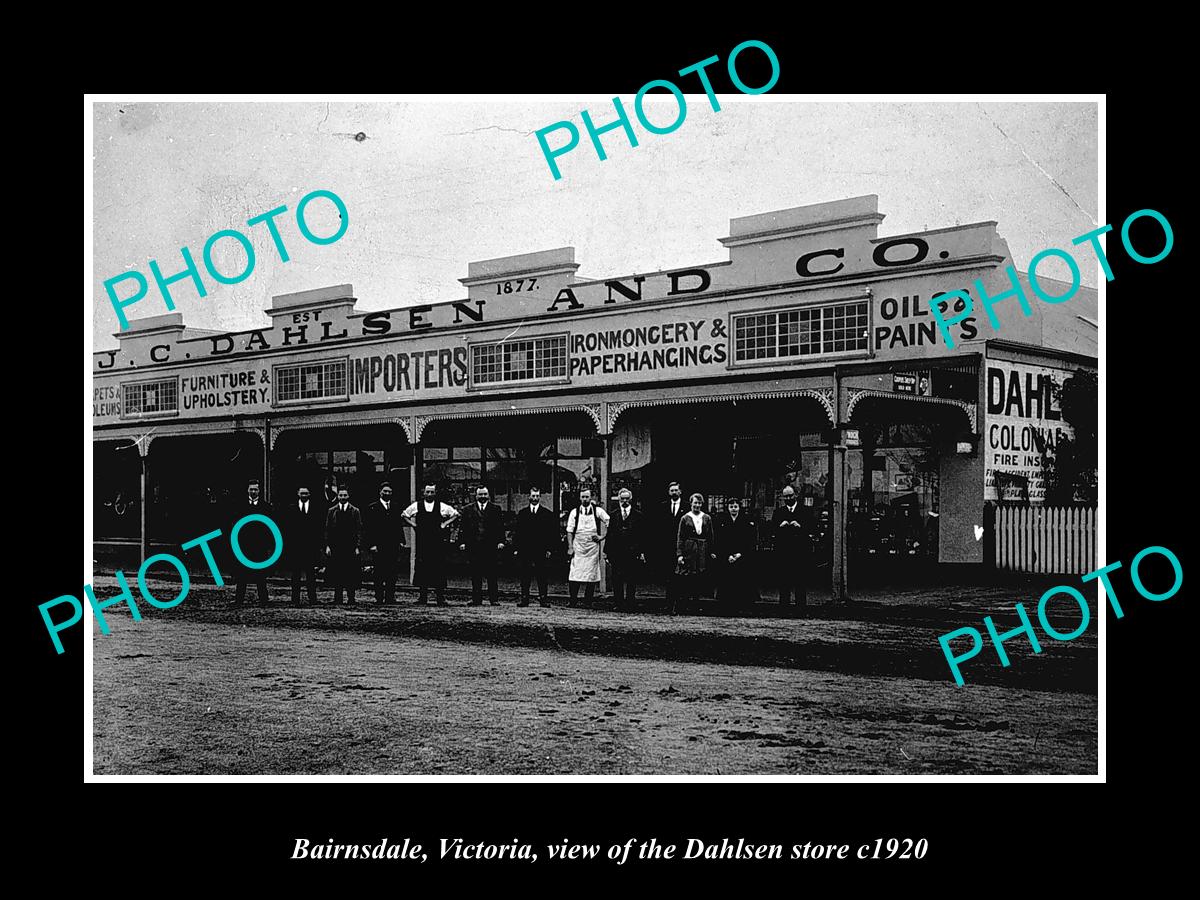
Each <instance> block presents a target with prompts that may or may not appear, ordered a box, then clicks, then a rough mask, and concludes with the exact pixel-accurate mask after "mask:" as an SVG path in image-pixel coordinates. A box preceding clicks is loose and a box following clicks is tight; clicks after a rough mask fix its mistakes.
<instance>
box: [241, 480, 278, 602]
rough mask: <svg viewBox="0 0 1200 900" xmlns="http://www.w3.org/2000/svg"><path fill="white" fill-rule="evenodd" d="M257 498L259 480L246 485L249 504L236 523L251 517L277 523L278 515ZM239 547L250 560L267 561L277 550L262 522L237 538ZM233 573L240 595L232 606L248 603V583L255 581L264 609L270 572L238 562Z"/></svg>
mask: <svg viewBox="0 0 1200 900" xmlns="http://www.w3.org/2000/svg"><path fill="white" fill-rule="evenodd" d="M258 494H259V483H258V479H257V478H256V479H254V480H252V481H251V482H250V483H249V484H248V485H246V502H245V503H244V504H242V505H240V506H239V508H238V512H237V515H235V516H234V519H233V521H234V522H235V523H236V522H237V521H238V520H239V519H241V518H242V517H244V516H248V515H250V514H251V513H256V514H258V515H260V516H266V517H267V518H268V519H271V520H272V521H274V519H275V513H274V512H272V511H271V507H270V506H268V505H267V504H266V503H265V502H263V501H261V500H259V497H258ZM229 531H230V533H232V532H233V527H232V525H231V526H230V528H229ZM264 539H265V540H264ZM238 544H239V545H240V546H241V550H242V554H243V555H244V556H245V557H246V558H247V559H252V560H260V559H266V558H267V557H269V556H270V555H271V554H272V552H274V549H275V542H274V539H273V538H272V537H271V532H270V531H268V530H267V527H266V526H265V525H263V524H262V523H261V522H257V523H254V525H253V527H244V528H243V529H242V530H241V532H240V533H239V534H238ZM284 546H286V544H285V545H284ZM234 572H235V573H236V577H237V593H236V594H235V596H234V601H233V605H234V606H241V605H242V601H244V600H245V599H246V582H247V581H248V580H250V579H253V580H254V585H255V588H256V589H257V590H258V602H259V604H260V605H261V606H266V605H267V570H266V569H250V568H247V567H246V566H243V565H242V564H241V563H240V562H235V563H234Z"/></svg>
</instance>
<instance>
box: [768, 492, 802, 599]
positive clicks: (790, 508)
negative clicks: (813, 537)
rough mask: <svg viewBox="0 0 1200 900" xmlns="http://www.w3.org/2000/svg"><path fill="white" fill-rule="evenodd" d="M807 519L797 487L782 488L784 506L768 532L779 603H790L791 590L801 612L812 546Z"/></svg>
mask: <svg viewBox="0 0 1200 900" xmlns="http://www.w3.org/2000/svg"><path fill="white" fill-rule="evenodd" d="M808 519H809V516H808V512H807V510H806V508H805V507H803V506H801V505H800V504H799V503H797V502H796V489H795V488H793V487H792V486H791V485H790V484H789V485H787V486H786V487H785V488H784V489H783V506H780V507H779V508H778V509H776V510H775V515H774V516H772V517H771V535H772V539H773V540H774V542H775V559H776V564H777V566H778V571H779V605H780V606H789V605H791V602H792V600H791V594H792V591H793V590H794V591H795V592H796V599H797V600H798V601H799V603H800V611H801V612H804V611H805V610H806V609H808V596H807V594H806V593H805V581H806V575H807V571H806V570H807V569H808V565H809V555H810V551H811V549H812V545H811V544H810V542H809V538H808V534H809V521H808Z"/></svg>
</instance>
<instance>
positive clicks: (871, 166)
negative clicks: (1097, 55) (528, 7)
mask: <svg viewBox="0 0 1200 900" xmlns="http://www.w3.org/2000/svg"><path fill="white" fill-rule="evenodd" d="M632 99H633V98H632V97H624V96H623V97H622V100H623V102H624V103H625V106H626V108H627V109H629V110H630V111H631V113H630V114H631V115H632V105H633V104H632ZM687 100H688V111H687V118H686V120H685V121H684V123H683V124H682V125H681V126H680V127H679V129H678V130H676V131H675V132H673V133H671V134H667V135H653V134H649V133H647V132H646V131H644V130H642V129H641V127H640V126H639V125H638V124H637V122H636V119H635V120H634V123H635V125H634V127H635V129H636V130H637V134H638V139H639V146H638V147H636V148H631V147H629V145H628V143H627V142H626V139H625V137H624V134H623V132H621V131H620V130H617V131H613V132H610V133H608V134H606V135H604V145H605V148H606V150H607V151H608V159H607V160H606V161H604V162H601V161H599V160H598V159H597V157H596V155H595V153H594V151H593V150H592V148H591V146H590V143H589V141H588V139H587V135H586V133H585V132H583V128H582V124H581V123H580V117H579V111H580V109H583V108H586V109H588V110H589V112H590V113H591V114H592V118H593V120H594V121H595V123H596V124H597V125H601V124H603V123H605V122H608V121H611V119H612V118H613V115H612V109H613V108H612V102H611V99H609V98H603V97H595V96H592V97H588V98H585V99H581V100H577V101H567V102H562V101H556V102H545V101H537V102H534V101H522V100H514V101H510V102H499V101H497V102H491V101H488V102H479V101H470V102H460V101H457V100H454V99H453V98H442V99H437V100H431V101H427V102H408V103H374V102H372V103H325V102H305V103H132V104H120V103H102V104H97V105H96V106H95V133H94V138H95V168H94V175H95V181H94V223H95V227H94V238H95V244H94V247H95V250H94V252H95V256H94V272H93V277H94V292H93V298H94V314H93V334H94V338H95V348H94V349H97V350H99V349H107V348H110V347H115V346H116V345H117V342H116V340H115V338H113V337H112V335H113V333H114V332H115V331H116V330H117V327H118V325H117V319H116V315H115V313H114V311H113V309H112V306H111V304H110V303H109V301H108V298H107V295H106V293H105V291H104V286H103V282H104V280H105V279H107V278H110V277H112V276H114V275H117V274H119V273H121V272H123V271H126V270H127V269H130V268H136V269H139V270H141V271H142V272H143V273H144V274H146V276H147V278H149V266H148V260H150V259H157V260H159V263H160V265H161V267H162V270H163V273H164V275H170V274H172V273H174V272H178V271H180V270H181V269H182V268H183V260H182V257H181V256H180V253H179V248H180V247H181V246H185V245H186V246H187V247H189V248H190V249H191V251H192V254H193V256H194V258H195V259H196V261H197V265H198V266H200V271H201V277H202V278H204V280H205V284H206V286H207V288H208V296H207V297H205V298H203V299H201V298H199V297H197V295H196V294H195V292H194V289H193V288H192V287H191V286H190V282H179V283H178V285H176V286H175V287H176V290H175V291H174V292H173V293H174V294H175V297H176V310H177V311H178V312H181V313H183V319H184V322H185V323H186V324H187V325H189V326H192V327H197V328H210V329H217V330H241V329H246V328H258V327H265V326H267V325H268V324H269V322H270V320H269V319H268V318H267V316H265V315H264V314H263V313H262V310H263V309H264V308H266V307H267V306H269V304H270V298H271V297H272V296H273V295H276V294H284V293H290V292H293V291H302V290H309V289H312V288H318V287H323V286H327V285H332V284H341V283H345V282H349V283H352V284H353V285H354V289H355V295H356V296H357V297H358V300H359V302H358V309H359V310H371V309H386V308H391V307H396V306H407V305H410V304H415V303H431V302H438V301H445V300H457V299H461V298H464V297H465V296H466V289H465V288H464V287H463V286H462V285H461V284H459V282H458V279H459V278H464V277H466V274H467V263H468V262H470V261H472V260H481V259H489V258H492V257H497V256H507V255H511V254H517V253H529V252H532V251H535V250H543V249H548V248H551V247H563V246H573V247H575V251H576V253H575V259H576V262H578V263H580V269H579V272H578V274H579V276H580V277H584V278H599V277H615V276H619V275H627V274H631V273H633V272H647V271H655V270H657V269H667V268H673V267H679V266H686V265H691V264H701V263H711V262H718V261H721V260H724V259H727V258H728V256H727V252H726V250H725V248H724V247H722V246H721V245H720V244H719V243H718V242H717V239H718V238H720V237H723V236H725V235H727V234H728V233H729V219H730V218H734V217H737V216H745V215H751V214H754V213H760V212H766V211H769V210H775V209H786V208H788V207H793V206H803V205H806V204H810V203H819V202H823V201H828V200H838V199H842V198H845V197H853V196H858V195H862V194H878V195H879V208H880V211H881V212H882V213H884V214H885V215H886V219H885V220H884V221H883V223H882V224H881V225H880V234H881V235H889V234H900V233H904V232H908V231H919V230H921V229H924V228H942V227H946V226H950V225H955V224H964V223H967V222H977V221H982V220H995V221H997V222H998V223H999V226H998V227H999V232H1000V235H1001V236H1002V237H1004V238H1005V239H1007V241H1008V243H1009V246H1010V248H1011V249H1012V252H1013V256H1014V258H1015V260H1016V262H1017V265H1018V267H1020V268H1024V267H1025V266H1026V265H1027V264H1028V262H1029V259H1030V258H1031V257H1032V256H1033V255H1034V254H1036V253H1037V252H1039V251H1041V250H1043V249H1046V248H1047V247H1061V248H1064V249H1070V241H1071V239H1072V238H1074V237H1076V236H1078V235H1080V234H1083V233H1084V232H1086V231H1090V230H1092V228H1094V227H1095V226H1096V225H1097V224H1100V223H1099V222H1098V220H1097V193H1096V191H1097V136H1096V128H1097V115H1096V106H1095V104H1094V103H953V104H943V103H925V104H917V103H869V104H868V103H853V104H852V103H801V102H795V101H784V100H781V99H780V98H772V97H770V95H763V96H762V97H759V98H749V99H746V98H740V97H726V96H724V95H721V97H720V102H721V106H722V108H721V110H720V111H719V112H714V111H713V110H712V109H711V107H710V106H709V103H708V100H707V98H706V97H705V96H704V95H703V94H701V95H698V96H691V95H689V96H688V98H687ZM662 104H664V105H660V106H657V107H656V106H655V104H652V103H647V110H648V115H649V117H650V119H651V121H655V122H659V123H664V124H665V123H667V122H669V121H670V120H671V118H672V117H673V115H674V112H675V102H674V100H672V99H670V97H669V96H668V97H667V99H666V100H664V101H662ZM561 119H572V120H574V121H575V123H576V124H577V125H578V126H579V128H580V131H581V133H582V139H581V143H580V145H579V146H578V147H577V148H576V149H575V150H574V151H573V152H571V153H569V154H567V155H565V156H562V157H560V158H559V160H558V162H559V165H560V167H561V169H562V178H561V180H559V181H555V180H554V179H553V177H552V176H551V174H550V170H549V168H548V167H547V165H546V162H545V160H544V159H543V157H542V153H541V151H540V149H539V148H538V144H537V140H536V138H535V137H534V136H533V132H535V131H536V130H537V129H539V128H543V127H545V126H547V125H550V124H551V123H553V122H556V121H558V120H561ZM360 134H361V135H365V138H363V139H356V135H360ZM563 139H564V137H563V135H562V133H558V134H556V135H554V136H552V137H551V138H550V140H551V141H552V144H553V145H555V146H557V143H558V141H561V140H563ZM317 189H326V190H331V191H333V192H334V193H336V194H337V195H339V196H340V197H341V198H342V199H343V200H344V201H345V203H346V206H347V208H348V211H349V217H350V226H349V229H348V231H347V232H346V234H345V235H344V236H343V237H342V239H341V240H339V241H338V242H337V243H335V244H330V245H325V246H321V245H316V244H311V243H309V242H307V241H305V240H304V239H303V238H302V237H301V236H300V234H299V232H298V230H297V228H296V222H295V218H294V215H295V208H296V204H297V202H298V201H299V200H300V198H301V197H303V196H304V195H305V194H307V193H309V192H311V191H313V190H317ZM323 203H324V201H318V202H317V203H314V205H313V207H312V211H313V218H312V227H313V230H314V231H315V232H317V233H318V234H321V233H324V234H328V233H330V232H331V231H332V230H333V226H330V225H328V221H329V218H328V213H327V212H326V213H325V217H324V218H323V217H322V215H321V212H320V210H319V208H318V207H319V206H320V205H321V204H323ZM282 204H286V205H287V206H288V209H289V212H288V213H287V214H285V215H284V216H282V217H280V220H279V222H280V230H281V232H282V234H283V239H284V241H285V244H286V246H287V249H288V252H289V254H290V256H291V259H290V261H288V262H282V261H280V259H279V257H278V255H277V254H276V252H275V250H274V247H273V244H272V242H271V238H270V236H269V234H268V233H267V230H266V228H265V227H264V226H262V225H259V226H255V227H254V228H249V227H247V226H246V225H245V222H246V220H247V219H248V218H250V217H252V216H255V215H258V214H260V213H264V212H266V211H268V210H270V209H272V208H274V207H277V206H280V205H282ZM227 228H232V229H239V230H241V231H242V232H243V233H245V234H247V236H249V237H250V238H251V239H252V241H253V243H254V248H255V252H256V264H255V269H254V274H253V275H252V276H251V277H250V278H248V279H247V280H246V281H243V282H242V283H241V284H238V285H232V286H227V285H221V284H217V283H215V282H214V281H213V280H212V279H211V278H209V277H208V275H207V273H206V272H205V271H204V268H203V262H202V261H201V251H202V249H203V247H204V243H205V241H206V240H207V239H208V237H209V236H210V235H212V234H213V233H214V232H216V231H218V230H221V229H227ZM323 229H324V230H323ZM218 247H219V248H221V249H220V251H219V252H218V255H217V265H218V268H220V269H223V270H224V271H226V272H229V273H236V272H238V271H240V269H241V268H242V267H243V266H244V258H243V257H241V256H240V252H241V251H239V250H236V244H235V243H234V242H233V241H232V240H224V241H222V242H220V244H218ZM1082 269H1083V280H1084V283H1085V284H1088V285H1091V286H1095V284H1096V280H1097V267H1096V264H1095V261H1094V260H1091V261H1089V262H1086V263H1085V264H1084V265H1082ZM1039 271H1040V269H1039ZM1047 274H1051V275H1054V274H1058V273H1056V272H1055V271H1053V270H1052V268H1048V269H1047ZM130 289H131V285H130V284H128V283H127V284H123V285H121V287H120V290H121V291H122V296H124V295H125V292H127V291H129V290H130ZM164 312H167V310H166V309H165V307H164V306H163V304H162V301H161V299H160V298H159V295H158V292H157V290H156V288H155V287H154V285H153V281H152V280H151V288H150V292H149V293H148V294H147V296H146V298H145V299H143V300H142V301H141V302H139V303H137V304H136V305H134V306H131V307H129V308H128V312H127V315H128V316H129V318H130V320H133V319H135V318H138V317H141V316H149V315H158V314H161V313H164Z"/></svg>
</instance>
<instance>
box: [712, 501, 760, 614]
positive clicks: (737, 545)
mask: <svg viewBox="0 0 1200 900" xmlns="http://www.w3.org/2000/svg"><path fill="white" fill-rule="evenodd" d="M714 524H715V526H716V533H717V571H718V572H719V573H720V574H719V576H718V577H719V582H720V587H719V589H718V591H717V597H718V599H719V600H720V601H721V603H722V604H723V605H724V606H725V608H726V610H727V611H728V612H733V611H734V610H735V609H737V608H739V607H742V606H748V605H749V604H751V603H754V602H755V601H757V600H758V573H757V572H756V571H755V561H754V551H755V549H756V548H757V547H758V525H757V523H755V522H754V520H753V519H752V518H751V516H750V514H749V513H748V512H746V511H744V510H743V509H742V502H741V501H740V500H738V499H737V498H736V497H731V498H729V499H728V500H727V501H725V512H723V513H720V514H719V515H717V517H716V518H715V520H714Z"/></svg>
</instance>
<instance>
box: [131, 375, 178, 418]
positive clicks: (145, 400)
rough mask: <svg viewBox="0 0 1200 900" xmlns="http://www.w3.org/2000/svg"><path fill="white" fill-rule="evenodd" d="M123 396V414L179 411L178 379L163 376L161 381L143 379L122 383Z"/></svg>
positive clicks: (145, 414)
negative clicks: (138, 381) (134, 382)
mask: <svg viewBox="0 0 1200 900" xmlns="http://www.w3.org/2000/svg"><path fill="white" fill-rule="evenodd" d="M124 389H125V397H124V401H125V402H124V403H123V405H122V408H123V409H124V410H125V412H124V415H125V416H152V415H156V414H165V413H177V412H179V381H178V380H177V379H175V378H164V379H163V380H161V381H143V382H140V383H138V384H127V385H124Z"/></svg>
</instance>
